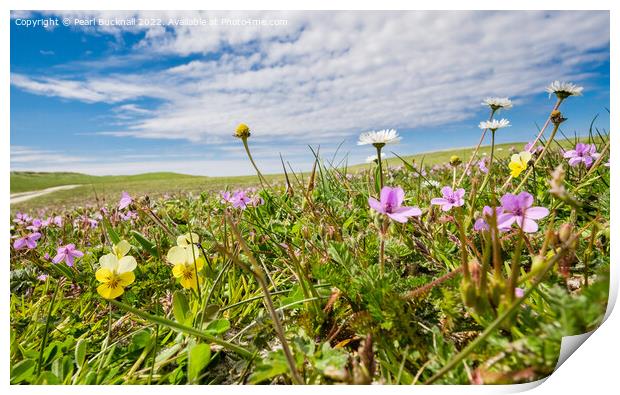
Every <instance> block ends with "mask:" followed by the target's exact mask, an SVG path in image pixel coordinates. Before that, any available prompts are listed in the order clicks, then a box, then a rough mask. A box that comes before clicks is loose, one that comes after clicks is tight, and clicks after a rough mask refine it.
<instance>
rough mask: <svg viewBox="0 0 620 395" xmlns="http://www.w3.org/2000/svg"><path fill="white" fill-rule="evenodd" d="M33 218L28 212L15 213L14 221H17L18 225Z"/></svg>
mask: <svg viewBox="0 0 620 395" xmlns="http://www.w3.org/2000/svg"><path fill="white" fill-rule="evenodd" d="M31 219H32V218H30V216H29V215H28V214H24V213H17V214H15V219H13V222H15V223H16V224H18V225H23V224H25V223H28V222H30V220H31Z"/></svg>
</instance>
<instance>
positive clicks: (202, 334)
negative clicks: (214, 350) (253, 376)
mask: <svg viewBox="0 0 620 395" xmlns="http://www.w3.org/2000/svg"><path fill="white" fill-rule="evenodd" d="M110 303H111V304H113V305H115V306H116V307H119V308H120V309H122V310H125V311H127V312H129V313H132V314H135V315H137V316H138V317H140V318H144V319H145V320H148V321H151V322H154V323H156V324H159V325H163V326H166V327H168V328H171V329H174V330H176V331H179V332H184V333H187V334H190V335H193V336H196V337H198V338H201V339H204V340H206V341H208V342H211V343H215V344H219V345H220V346H222V347H224V348H226V349H228V350H230V351H234V352H235V353H237V354H239V355H240V356H242V357H243V358H246V359H248V358H252V355H253V354H252V353H251V352H250V351H248V350H246V349H245V348H243V347H241V346H238V345H236V344H232V343H229V342H227V341H225V340H221V339H218V338H216V337H214V336H211V335H209V334H208V333H205V332H202V331H200V330H198V329H196V328H192V327H189V326H185V325H182V324H179V323H178V322H176V321H170V320H168V319H166V318H163V317H159V316H156V315H152V314H149V313H145V312H144V311H142V310H138V309H136V308H134V307H131V306H129V305H126V304H124V303H121V302H118V301H116V300H111V301H110Z"/></svg>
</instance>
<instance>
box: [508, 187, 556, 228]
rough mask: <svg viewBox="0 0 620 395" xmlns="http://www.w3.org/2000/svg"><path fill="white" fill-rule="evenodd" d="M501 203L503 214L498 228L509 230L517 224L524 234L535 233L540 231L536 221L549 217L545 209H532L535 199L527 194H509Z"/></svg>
mask: <svg viewBox="0 0 620 395" xmlns="http://www.w3.org/2000/svg"><path fill="white" fill-rule="evenodd" d="M500 202H501V204H502V210H503V212H502V214H501V215H500V216H499V217H498V218H497V224H498V228H509V227H511V226H512V224H514V223H516V224H517V226H519V227H520V228H521V229H522V230H523V231H524V232H526V233H533V232H536V231H537V230H538V224H537V223H536V221H537V220H539V219H541V218H544V217H546V216H547V215H549V210H548V209H547V208H545V207H532V204H533V203H534V197H533V196H532V195H531V194H529V193H527V192H521V193H520V194H518V195H514V194H512V193H507V194H505V195H504V196H502V198H501V199H500Z"/></svg>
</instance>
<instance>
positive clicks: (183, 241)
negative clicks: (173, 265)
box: [177, 232, 200, 247]
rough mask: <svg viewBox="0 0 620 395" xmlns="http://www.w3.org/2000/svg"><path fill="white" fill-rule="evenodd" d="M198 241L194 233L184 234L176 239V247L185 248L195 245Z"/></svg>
mask: <svg viewBox="0 0 620 395" xmlns="http://www.w3.org/2000/svg"><path fill="white" fill-rule="evenodd" d="M199 241H200V237H198V235H197V234H196V233H194V232H192V233H186V234H184V235H181V236H179V237H177V245H178V246H180V247H187V246H189V245H190V244H196V243H198V242H199Z"/></svg>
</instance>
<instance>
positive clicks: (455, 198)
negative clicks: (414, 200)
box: [431, 187, 465, 211]
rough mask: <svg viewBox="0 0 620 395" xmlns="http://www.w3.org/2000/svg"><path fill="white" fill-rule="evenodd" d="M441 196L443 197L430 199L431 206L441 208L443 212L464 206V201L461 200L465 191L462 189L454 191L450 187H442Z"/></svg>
mask: <svg viewBox="0 0 620 395" xmlns="http://www.w3.org/2000/svg"><path fill="white" fill-rule="evenodd" d="M441 194H442V195H443V197H440V198H434V199H432V200H431V204H436V205H439V206H441V209H442V210H443V211H450V209H451V208H452V207H460V206H462V205H464V204H465V200H464V199H463V197H464V196H465V190H464V189H463V188H459V189H457V190H456V191H454V190H452V188H450V187H443V188H441Z"/></svg>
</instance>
